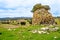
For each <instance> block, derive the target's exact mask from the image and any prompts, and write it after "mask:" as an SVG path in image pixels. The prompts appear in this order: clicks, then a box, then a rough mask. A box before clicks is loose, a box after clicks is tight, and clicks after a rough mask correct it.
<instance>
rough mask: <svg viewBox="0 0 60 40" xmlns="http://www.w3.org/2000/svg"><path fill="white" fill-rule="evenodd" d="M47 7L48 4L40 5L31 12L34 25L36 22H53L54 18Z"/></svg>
mask: <svg viewBox="0 0 60 40" xmlns="http://www.w3.org/2000/svg"><path fill="white" fill-rule="evenodd" d="M36 5H37V4H36ZM36 5H35V6H36ZM35 6H34V7H35ZM48 7H49V6H46V5H41V8H37V9H36V10H35V11H34V12H33V18H32V24H33V25H36V24H54V22H55V20H54V18H53V16H52V14H51V13H50V12H49V10H48ZM46 8H47V9H46Z"/></svg>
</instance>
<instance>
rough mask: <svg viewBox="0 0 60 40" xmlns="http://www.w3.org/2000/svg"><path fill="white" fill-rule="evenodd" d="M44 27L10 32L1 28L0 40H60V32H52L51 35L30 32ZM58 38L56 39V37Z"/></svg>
mask: <svg viewBox="0 0 60 40" xmlns="http://www.w3.org/2000/svg"><path fill="white" fill-rule="evenodd" d="M41 27H42V26H40V25H36V26H30V27H27V28H25V27H20V28H15V29H16V30H14V29H11V30H8V28H0V40H60V31H57V32H50V34H39V33H31V32H29V31H31V30H34V29H39V28H41ZM55 36H56V37H57V38H56V39H54V37H55Z"/></svg>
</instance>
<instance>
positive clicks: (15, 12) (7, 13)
mask: <svg viewBox="0 0 60 40" xmlns="http://www.w3.org/2000/svg"><path fill="white" fill-rule="evenodd" d="M36 3H41V4H44V5H49V6H50V7H51V10H50V11H51V13H52V14H53V16H58V15H59V13H60V11H59V10H60V6H59V5H60V0H0V17H18V16H27V17H32V15H33V14H32V13H31V9H32V8H33V6H34V5H35V4H36ZM56 13H57V15H56Z"/></svg>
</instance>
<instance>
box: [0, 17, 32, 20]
mask: <svg viewBox="0 0 60 40" xmlns="http://www.w3.org/2000/svg"><path fill="white" fill-rule="evenodd" d="M18 19H32V17H14V18H9V17H6V18H0V20H1V21H3V20H18Z"/></svg>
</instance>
